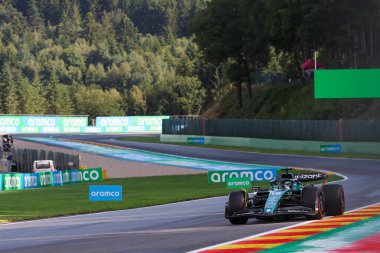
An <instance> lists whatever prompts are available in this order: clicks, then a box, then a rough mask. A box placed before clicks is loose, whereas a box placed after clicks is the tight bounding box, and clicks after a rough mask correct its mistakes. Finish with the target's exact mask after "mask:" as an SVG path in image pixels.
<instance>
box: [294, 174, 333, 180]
mask: <svg viewBox="0 0 380 253" xmlns="http://www.w3.org/2000/svg"><path fill="white" fill-rule="evenodd" d="M327 177H328V175H327V174H321V173H319V174H296V175H293V178H294V179H297V180H298V181H300V182H310V181H318V180H326V179H327Z"/></svg>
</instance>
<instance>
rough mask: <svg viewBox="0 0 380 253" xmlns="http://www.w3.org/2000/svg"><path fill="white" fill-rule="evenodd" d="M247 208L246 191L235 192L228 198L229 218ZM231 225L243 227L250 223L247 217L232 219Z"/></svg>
mask: <svg viewBox="0 0 380 253" xmlns="http://www.w3.org/2000/svg"><path fill="white" fill-rule="evenodd" d="M246 206H247V200H246V193H245V192H244V191H234V192H231V193H230V196H229V197H228V207H227V214H228V216H231V215H233V214H234V213H235V212H237V211H241V210H243V209H245V208H246ZM228 219H229V220H230V222H231V224H234V225H241V224H245V223H247V221H248V218H247V217H231V218H228Z"/></svg>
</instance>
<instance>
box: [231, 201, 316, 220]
mask: <svg viewBox="0 0 380 253" xmlns="http://www.w3.org/2000/svg"><path fill="white" fill-rule="evenodd" d="M226 205H227V204H226ZM226 209H227V206H226ZM316 213H317V212H316V211H315V210H313V209H311V208H308V207H304V206H291V207H279V208H277V209H276V210H274V211H273V212H271V211H269V210H264V208H255V207H252V208H246V209H243V210H240V211H237V212H234V213H233V214H232V215H228V213H227V212H226V213H225V216H226V218H227V219H229V218H238V217H248V218H265V217H267V218H269V217H276V216H306V215H315V214H316Z"/></svg>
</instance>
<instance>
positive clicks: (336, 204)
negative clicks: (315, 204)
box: [322, 184, 345, 216]
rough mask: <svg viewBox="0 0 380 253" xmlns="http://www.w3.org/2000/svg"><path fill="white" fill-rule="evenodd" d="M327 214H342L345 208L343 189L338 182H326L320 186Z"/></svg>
mask: <svg viewBox="0 0 380 253" xmlns="http://www.w3.org/2000/svg"><path fill="white" fill-rule="evenodd" d="M322 191H323V195H324V197H325V211H326V214H327V215H331V216H335V215H342V214H343V213H344V209H345V200H344V190H343V186H341V185H340V184H326V185H324V186H323V188H322Z"/></svg>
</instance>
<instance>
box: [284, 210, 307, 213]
mask: <svg viewBox="0 0 380 253" xmlns="http://www.w3.org/2000/svg"><path fill="white" fill-rule="evenodd" d="M308 212H309V211H307V210H288V213H308Z"/></svg>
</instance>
